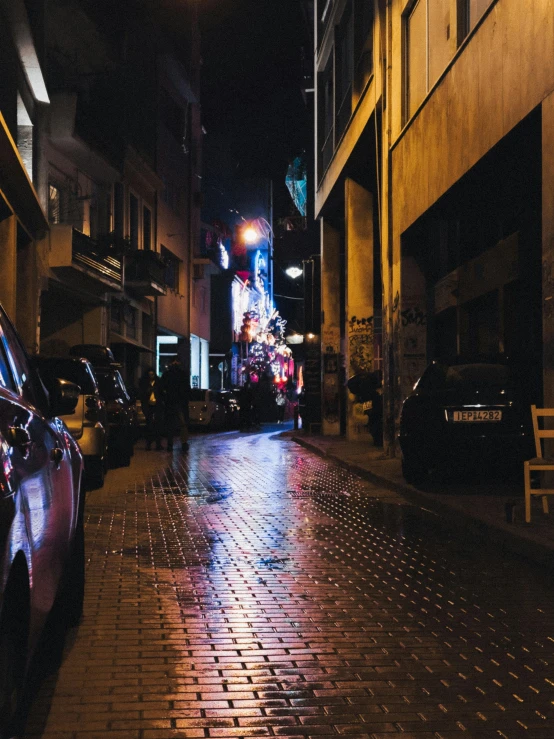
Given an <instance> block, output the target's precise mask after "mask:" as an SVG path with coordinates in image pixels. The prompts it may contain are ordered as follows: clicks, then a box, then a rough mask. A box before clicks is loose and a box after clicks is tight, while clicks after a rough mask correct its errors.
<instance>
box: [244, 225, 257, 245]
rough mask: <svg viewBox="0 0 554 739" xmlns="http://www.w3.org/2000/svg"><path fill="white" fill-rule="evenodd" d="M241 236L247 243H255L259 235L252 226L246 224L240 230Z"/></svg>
mask: <svg viewBox="0 0 554 739" xmlns="http://www.w3.org/2000/svg"><path fill="white" fill-rule="evenodd" d="M242 238H243V239H244V240H245V241H246V243H247V244H255V243H256V241H259V240H260V235H259V233H258V232H257V231H256V229H255V228H254V227H253V226H247V227H246V228H245V229H244V231H243V232H242Z"/></svg>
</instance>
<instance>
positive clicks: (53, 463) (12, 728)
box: [0, 308, 85, 737]
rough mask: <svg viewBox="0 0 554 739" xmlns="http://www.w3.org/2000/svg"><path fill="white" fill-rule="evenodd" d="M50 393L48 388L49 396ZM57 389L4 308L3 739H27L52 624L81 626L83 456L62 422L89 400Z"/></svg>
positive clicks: (0, 441) (0, 433) (0, 341)
mask: <svg viewBox="0 0 554 739" xmlns="http://www.w3.org/2000/svg"><path fill="white" fill-rule="evenodd" d="M47 390H48V391H47ZM47 390H45V387H44V385H43V383H42V381H41V379H40V377H39V375H38V373H37V371H36V368H35V367H34V366H33V365H32V363H31V362H30V359H29V357H28V356H27V354H26V352H25V350H24V348H23V346H22V344H21V343H20V341H19V338H18V336H17V334H16V332H15V330H14V328H13V326H12V325H11V323H10V322H9V320H8V319H7V316H6V314H5V313H4V311H3V310H2V308H0V736H2V737H12V736H15V735H16V734H17V735H19V732H20V730H21V726H19V723H20V721H21V718H22V717H21V709H22V706H21V703H22V697H23V690H24V687H25V682H26V677H27V676H28V672H29V667H30V664H31V659H32V656H33V653H34V652H35V651H36V648H37V645H38V643H39V640H40V637H41V635H42V633H43V632H44V627H45V625H46V622H47V619H48V617H49V615H50V614H52V613H53V610H54V608H55V607H56V609H55V612H56V621H57V623H59V621H60V619H62V618H63V619H65V625H75V624H76V623H77V622H78V620H79V618H80V616H81V612H82V607H83V593H84V566H85V558H84V532H83V510H84V494H83V492H82V489H81V475H82V469H83V460H82V456H81V452H80V450H79V447H78V445H77V443H76V442H75V440H74V439H73V438H72V436H71V435H70V434H69V432H68V430H67V428H66V426H65V424H64V423H63V421H61V420H60V418H57V416H59V415H61V416H63V417H65V418H70V417H71V416H70V414H71V413H72V412H73V411H74V409H75V407H76V405H77V402H78V399H79V395H78V388H77V387H76V386H75V385H74V384H72V383H69V382H65V381H63V380H59V379H57V378H56V377H55V376H51V377H49V382H48V385H47Z"/></svg>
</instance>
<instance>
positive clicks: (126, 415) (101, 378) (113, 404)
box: [94, 365, 138, 467]
mask: <svg viewBox="0 0 554 739" xmlns="http://www.w3.org/2000/svg"><path fill="white" fill-rule="evenodd" d="M94 372H95V374H96V378H97V380H98V387H99V389H100V395H101V396H102V398H103V399H104V400H105V402H106V409H107V412H108V453H109V455H110V458H111V460H112V462H117V464H119V465H122V466H123V467H127V466H128V465H129V464H130V463H131V457H132V456H133V445H134V442H135V439H136V435H137V425H138V421H137V410H136V406H135V403H134V402H133V400H132V399H131V396H130V395H129V393H128V392H127V388H126V387H125V383H124V382H123V378H122V377H121V373H120V372H119V370H118V369H117V366H114V365H109V366H107V367H102V366H97V367H95V368H94Z"/></svg>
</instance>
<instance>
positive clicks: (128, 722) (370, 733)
mask: <svg viewBox="0 0 554 739" xmlns="http://www.w3.org/2000/svg"><path fill="white" fill-rule="evenodd" d="M127 474H128V475H129V479H128V480H126V479H125V478H123V477H122V478H121V480H119V478H114V482H112V483H110V484H109V485H108V487H107V488H106V489H105V490H103V491H98V492H96V493H94V494H93V495H91V496H90V499H89V500H88V502H87V523H86V532H87V555H88V563H87V592H86V608H85V617H84V620H83V622H82V624H81V626H80V628H79V630H78V632H77V634H76V635H75V638H74V641H73V643H71V644H70V645H69V647H68V649H67V652H66V655H65V660H64V663H63V665H62V667H61V669H60V671H59V673H58V674H57V676H56V677H55V678H52V679H51V680H49V681H47V682H46V683H45V685H44V686H43V689H42V690H41V692H40V694H39V695H38V697H37V699H36V701H35V703H34V705H33V709H32V714H31V717H30V720H29V725H28V732H27V735H28V736H33V737H38V736H43V737H47V738H48V739H53V738H54V737H56V739H69V738H70V737H71V739H84V738H85V737H86V738H87V739H88V737H103V738H105V737H114V738H116V737H117V738H119V737H125V738H126V739H127V738H136V739H154V738H156V737H159V739H169V738H170V737H242V736H262V735H263V736H291V737H292V736H294V737H305V736H312V735H313V736H315V735H318V736H319V735H323V734H328V735H329V734H331V735H343V734H349V735H354V736H357V737H368V738H369V737H377V738H381V737H385V736H387V737H388V736H390V735H391V734H395V733H403V735H404V736H405V737H408V736H410V737H412V736H414V737H420V738H422V739H425V738H426V737H437V738H439V739H440V737H442V738H443V739H447V738H448V739H449V738H450V737H454V736H459V735H460V734H465V735H466V736H470V737H487V736H490V737H493V736H494V737H510V738H511V737H519V736H526V737H536V738H539V737H550V738H552V737H554V729H553V728H552V721H553V719H554V708H553V705H552V703H553V701H554V669H553V665H554V607H553V606H552V602H553V597H552V595H553V592H552V586H551V584H550V582H549V581H548V580H547V578H546V577H542V576H541V575H539V574H536V573H533V571H532V570H531V569H529V568H527V567H526V566H525V565H523V564H521V563H519V562H517V561H516V560H514V559H511V558H509V557H508V556H506V555H503V553H502V552H499V551H496V550H494V549H493V548H489V547H487V546H486V544H484V543H483V542H477V541H476V540H475V539H473V538H469V537H468V538H467V539H464V538H461V537H460V536H459V535H458V534H456V533H454V532H451V531H448V530H447V529H446V528H445V526H444V523H443V522H442V520H441V519H440V518H438V517H437V516H434V515H432V514H428V513H424V512H422V511H421V510H419V509H417V508H414V507H413V506H410V505H408V504H407V503H406V502H405V501H403V500H402V498H401V497H400V496H398V495H396V494H394V493H391V492H390V491H387V490H383V489H379V488H377V487H376V486H373V485H371V484H370V483H367V482H364V481H363V480H361V479H360V478H358V477H356V476H354V475H352V474H350V473H349V472H348V471H346V470H344V469H341V468H339V467H337V466H335V465H333V464H330V463H329V462H327V461H325V460H323V459H321V458H318V457H315V456H313V455H311V454H310V453H309V452H307V451H305V450H303V449H302V448H300V447H298V446H296V445H295V444H294V443H292V442H290V441H287V440H286V439H278V438H275V437H271V436H270V435H269V434H257V435H249V436H240V435H239V434H230V435H223V436H220V437H217V436H207V435H206V436H203V437H201V438H195V439H193V440H192V443H191V449H190V452H189V453H188V454H186V455H183V454H178V453H177V452H176V453H175V455H174V457H173V458H171V457H170V456H169V455H166V454H159V455H156V454H152V453H150V455H147V454H146V453H144V452H137V455H136V457H135V461H134V463H133V468H132V469H131V471H130V472H129V473H127ZM129 480H131V481H130V482H129Z"/></svg>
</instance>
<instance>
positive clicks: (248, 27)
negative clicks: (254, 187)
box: [200, 0, 312, 216]
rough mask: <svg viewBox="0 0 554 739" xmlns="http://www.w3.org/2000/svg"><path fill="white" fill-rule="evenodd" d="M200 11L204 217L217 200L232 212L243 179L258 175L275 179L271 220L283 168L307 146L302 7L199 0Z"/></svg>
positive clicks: (273, 1)
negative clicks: (222, 202) (302, 57)
mask: <svg viewBox="0 0 554 739" xmlns="http://www.w3.org/2000/svg"><path fill="white" fill-rule="evenodd" d="M200 9H201V28H202V60H203V66H202V89H201V98H202V118H203V123H204V126H205V128H206V130H207V135H206V136H205V137H204V179H205V182H204V184H205V202H206V203H207V205H208V208H207V210H208V211H209V210H210V205H211V206H212V208H213V203H214V202H215V200H216V199H217V198H218V197H220V198H221V199H223V200H225V205H226V206H227V205H232V204H233V203H232V201H233V195H234V193H235V192H238V191H239V190H240V181H241V179H242V178H248V177H252V176H257V177H270V178H272V179H273V180H274V192H275V215H276V216H279V215H285V214H286V212H287V211H288V208H289V200H290V198H288V193H287V191H286V189H285V186H284V178H285V173H286V169H287V164H288V162H289V160H290V159H292V158H293V157H294V156H295V155H296V154H297V153H298V152H300V151H301V150H302V149H307V148H308V147H311V145H312V132H311V120H310V114H309V111H308V110H307V108H306V105H305V104H304V100H303V98H302V94H301V65H300V60H301V48H302V46H308V45H309V40H308V31H307V29H306V26H305V21H304V18H303V15H302V12H301V8H300V4H299V1H298V0H202V2H201V3H200ZM216 189H217V190H218V191H219V192H216ZM279 211H281V213H280V212H279Z"/></svg>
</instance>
